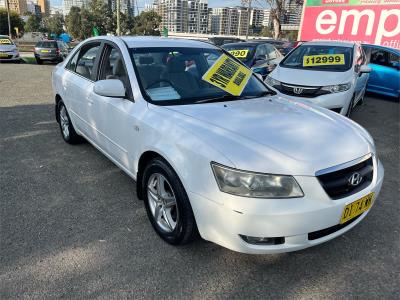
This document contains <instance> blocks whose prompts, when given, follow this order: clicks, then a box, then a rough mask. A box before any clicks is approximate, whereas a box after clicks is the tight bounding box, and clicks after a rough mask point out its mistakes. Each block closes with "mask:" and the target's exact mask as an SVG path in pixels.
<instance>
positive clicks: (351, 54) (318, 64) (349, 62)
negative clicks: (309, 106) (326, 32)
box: [265, 41, 371, 117]
mask: <svg viewBox="0 0 400 300" xmlns="http://www.w3.org/2000/svg"><path fill="white" fill-rule="evenodd" d="M366 63H367V62H366V57H365V54H364V51H363V49H362V47H361V45H359V44H357V43H352V42H334V41H316V42H307V43H303V44H301V45H300V46H299V47H297V48H296V49H295V50H293V51H292V52H290V53H289V54H288V55H287V56H286V57H285V58H284V59H283V60H282V61H281V63H280V64H279V65H278V66H277V67H276V68H275V70H274V71H272V72H271V73H270V74H269V75H268V76H267V78H266V80H265V82H266V83H267V84H268V86H270V87H271V88H272V89H273V90H275V91H277V92H278V93H279V94H280V95H282V96H285V97H286V98H288V96H289V98H290V99H294V100H297V101H301V102H305V103H310V102H311V103H314V104H317V105H319V106H322V107H325V108H328V109H331V110H333V111H335V112H337V113H340V114H342V115H346V116H348V117H350V114H351V112H352V109H353V108H354V107H355V106H356V105H357V103H359V102H360V101H362V100H363V98H364V94H365V90H366V86H367V82H368V77H369V74H368V73H369V72H371V69H370V68H369V67H368V66H367V64H366Z"/></svg>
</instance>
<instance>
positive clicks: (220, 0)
mask: <svg viewBox="0 0 400 300" xmlns="http://www.w3.org/2000/svg"><path fill="white" fill-rule="evenodd" d="M137 2H138V6H139V10H142V9H143V8H144V5H145V3H147V4H151V3H153V1H152V0H137ZM260 2H264V1H262V0H261V1H260ZM50 5H51V6H53V5H54V6H61V5H62V0H50ZM208 5H209V6H210V7H222V6H235V5H240V0H208ZM255 6H257V5H255Z"/></svg>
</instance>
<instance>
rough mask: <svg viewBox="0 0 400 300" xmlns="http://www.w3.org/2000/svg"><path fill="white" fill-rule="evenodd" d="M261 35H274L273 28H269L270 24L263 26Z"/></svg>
mask: <svg viewBox="0 0 400 300" xmlns="http://www.w3.org/2000/svg"><path fill="white" fill-rule="evenodd" d="M260 35H261V36H264V37H272V36H273V33H272V31H271V28H269V27H268V26H263V28H262V30H261V33H260Z"/></svg>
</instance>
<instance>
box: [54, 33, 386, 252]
mask: <svg viewBox="0 0 400 300" xmlns="http://www.w3.org/2000/svg"><path fill="white" fill-rule="evenodd" d="M210 57H213V59H211V60H210V59H209V58H210ZM214 58H215V59H214ZM222 58H223V59H226V60H225V61H226V62H228V61H229V60H231V62H232V61H233V62H232V64H233V65H234V64H235V63H237V64H239V65H240V63H239V62H238V61H236V60H234V59H233V58H232V57H230V56H229V55H226V54H224V53H223V51H222V50H221V49H220V48H218V47H216V46H214V45H211V44H208V43H204V42H200V41H189V40H174V39H163V38H141V37H96V38H92V39H89V40H86V41H84V42H82V43H81V44H80V45H78V46H77V47H76V48H75V49H74V51H73V52H72V53H71V54H70V55H69V56H68V58H67V59H66V60H65V61H64V62H63V63H61V64H59V65H57V66H56V67H55V69H54V72H53V76H52V84H53V89H54V94H55V95H54V96H55V109H56V117H57V121H58V122H59V124H60V129H61V134H62V137H63V138H64V140H65V141H66V142H67V143H70V144H76V143H78V142H79V141H81V140H82V138H85V139H86V140H88V141H89V142H90V143H92V144H93V145H94V146H95V147H96V148H98V149H99V150H100V151H101V152H102V153H104V155H106V156H107V157H108V158H109V159H110V160H111V161H113V162H114V163H115V164H116V165H117V166H119V167H120V168H121V169H122V170H124V171H125V172H126V173H127V174H128V175H129V176H131V177H132V178H133V179H134V180H135V181H136V187H137V194H138V198H140V199H143V200H144V204H145V207H146V211H147V215H148V217H149V220H150V222H151V224H152V226H153V227H154V229H155V231H156V232H157V233H158V235H159V236H160V237H161V238H163V239H164V240H165V241H167V242H168V243H170V244H174V245H181V244H185V243H188V242H190V241H192V240H193V239H194V238H196V237H197V236H198V235H200V236H201V237H202V238H204V239H205V240H209V241H212V242H215V243H217V244H220V245H222V246H224V247H227V248H229V249H232V250H235V251H240V252H245V253H276V252H287V251H294V250H299V249H303V248H306V247H310V246H313V245H316V244H319V243H322V242H325V241H328V240H330V239H333V238H335V237H337V236H339V235H341V234H343V233H344V232H346V231H348V230H349V229H351V228H352V227H354V226H355V225H356V224H357V223H359V222H360V221H361V220H362V219H363V218H364V217H365V216H366V215H367V213H368V212H369V211H370V208H371V207H372V205H373V204H374V202H375V201H376V199H377V197H378V194H379V191H380V189H381V185H382V181H383V176H384V170H383V166H382V164H381V163H380V161H379V160H378V158H377V156H376V151H375V146H374V141H373V139H372V138H371V136H370V135H369V134H368V132H367V131H366V130H365V129H363V128H362V127H361V126H359V125H357V124H356V123H354V122H353V121H351V120H349V119H347V118H345V117H342V116H340V115H338V114H336V113H333V112H330V111H328V110H325V109H323V108H319V107H313V106H306V105H303V104H301V103H299V102H291V101H288V100H285V99H282V98H280V97H277V96H275V95H274V94H275V93H274V92H271V91H270V90H269V89H268V88H267V87H266V86H265V85H264V84H263V83H262V81H261V80H260V79H258V78H257V77H256V76H254V75H249V77H248V78H249V79H248V81H247V83H245V86H244V89H243V91H241V92H240V95H236V96H234V95H231V94H230V92H229V93H228V92H227V91H225V90H224V89H223V88H222V87H221V86H220V87H217V86H215V85H212V84H210V83H209V81H206V79H205V74H206V73H208V72H209V71H210V70H211V69H213V68H214V67H216V65H217V64H218V63H219V62H220V60H221V59H222ZM228 58H229V59H228ZM232 64H231V67H232V66H233V65H232ZM221 66H223V65H221ZM221 66H220V67H218V68H219V69H218V70H219V71H221V72H219V73H218V74H217V73H215V74H214V75H215V78H214V79H216V78H219V80H221V82H222V81H224V80H225V79H226V80H227V81H226V82H225V83H227V82H229V80H230V79H229V78H228V77H229V76H228V75H227V73H224V72H222V71H229V72H230V73H231V75H232V74H236V73H235V72H236V71H235V70H236V69H235V68H237V67H238V66H237V65H235V66H236V67H235V68H233V69H232V68H226V69H224V70H222V69H221V68H225V67H227V65H224V66H223V67H221ZM239 68H243V66H242V65H240V66H239ZM241 70H242V71H243V69H241ZM244 73H246V70H244ZM244 73H243V74H244ZM243 74H241V75H240V76H239V75H238V76H237V77H236V79H235V84H236V83H238V82H239V81H240V82H241V83H240V84H242V83H243V78H244V77H243V76H242V75H243ZM217 75H218V76H217ZM224 76H225V77H224ZM226 76H228V77H226ZM235 76H236V75H235ZM239 77H240V79H241V80H239V81H237V79H238V78H239ZM227 78H228V79H227ZM232 78H233V77H232ZM238 84H239V83H238ZM116 201H118V199H116Z"/></svg>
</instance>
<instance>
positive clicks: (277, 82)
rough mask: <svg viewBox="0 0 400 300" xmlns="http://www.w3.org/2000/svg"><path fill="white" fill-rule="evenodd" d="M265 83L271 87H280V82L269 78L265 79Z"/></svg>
mask: <svg viewBox="0 0 400 300" xmlns="http://www.w3.org/2000/svg"><path fill="white" fill-rule="evenodd" d="M265 83H266V84H268V85H269V86H272V87H274V86H280V85H281V82H280V81H279V80H276V79H274V78H272V77H271V76H267V78H265Z"/></svg>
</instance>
